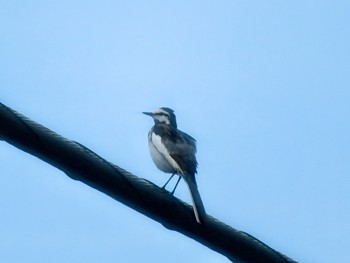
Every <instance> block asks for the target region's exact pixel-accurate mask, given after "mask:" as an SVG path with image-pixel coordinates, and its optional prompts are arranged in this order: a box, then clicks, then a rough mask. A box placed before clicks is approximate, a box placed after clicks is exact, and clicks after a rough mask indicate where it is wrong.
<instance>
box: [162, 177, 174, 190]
mask: <svg viewBox="0 0 350 263" xmlns="http://www.w3.org/2000/svg"><path fill="white" fill-rule="evenodd" d="M174 175H175V173H173V174H172V175H171V176H170V178H169V179H168V181H166V183H165V185H163V187H162V188H163V189H165V187H166V185H167V184H168V183H169V182H170V180H171V179H172V178H173V177H174Z"/></svg>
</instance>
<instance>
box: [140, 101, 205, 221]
mask: <svg viewBox="0 0 350 263" xmlns="http://www.w3.org/2000/svg"><path fill="white" fill-rule="evenodd" d="M143 113H144V114H146V115H149V116H151V117H152V118H153V120H154V126H153V127H152V129H151V130H150V131H149V133H148V143H149V149H150V153H151V156H152V159H153V162H154V163H155V165H156V166H157V167H158V169H159V170H161V171H163V172H165V173H172V175H171V177H170V178H169V180H168V181H167V182H166V183H165V185H164V186H163V188H165V186H166V185H167V184H168V182H169V181H170V180H171V179H172V178H173V176H174V175H175V174H177V175H179V179H178V181H177V182H176V185H175V188H174V190H173V191H172V194H174V192H175V189H176V187H177V185H178V183H179V181H180V180H181V178H183V179H184V180H185V181H186V183H187V185H188V187H189V189H190V193H191V198H192V202H193V210H194V214H195V217H196V220H197V222H198V223H199V224H201V223H204V219H205V215H206V213H205V209H204V206H203V202H202V199H201V197H200V195H199V192H198V188H197V183H196V179H195V174H196V173H197V160H196V156H195V154H196V140H195V139H193V138H192V137H191V136H189V135H188V134H186V133H184V132H182V131H180V130H178V129H177V124H176V117H175V114H174V111H173V110H172V109H169V108H165V107H163V108H160V109H158V110H156V111H154V112H143Z"/></svg>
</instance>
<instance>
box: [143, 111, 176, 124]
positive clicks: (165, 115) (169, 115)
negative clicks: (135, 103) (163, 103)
mask: <svg viewBox="0 0 350 263" xmlns="http://www.w3.org/2000/svg"><path fill="white" fill-rule="evenodd" d="M143 114H146V115H148V116H151V117H152V118H153V120H154V123H155V124H166V125H171V126H172V127H174V128H177V124H176V117H175V114H174V111H173V110H172V109H169V108H166V107H162V108H160V109H158V110H155V111H154V112H143Z"/></svg>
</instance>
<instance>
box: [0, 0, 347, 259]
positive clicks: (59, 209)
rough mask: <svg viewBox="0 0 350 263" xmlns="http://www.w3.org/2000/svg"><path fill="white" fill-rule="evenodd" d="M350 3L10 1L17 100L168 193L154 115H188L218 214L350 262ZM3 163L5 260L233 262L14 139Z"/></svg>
mask: <svg viewBox="0 0 350 263" xmlns="http://www.w3.org/2000/svg"><path fill="white" fill-rule="evenodd" d="M349 7H350V4H349V2H347V1H331V2H330V1H311V0H310V1H297V2H296V1H176V2H175V1H166V2H165V1H128V2H127V1H107V0H102V1H79V0H77V1H64V0H63V1H1V2H0V36H1V37H0V46H1V49H0V98H1V102H2V103H5V104H6V105H8V106H10V107H12V108H14V109H15V110H17V111H19V112H21V113H23V114H24V115H26V116H27V117H29V118H31V119H33V120H35V121H37V122H39V123H41V124H43V125H45V126H47V127H49V128H50V129H52V130H54V131H55V132H57V133H59V134H61V135H62V136H64V137H67V138H69V139H72V140H76V141H78V142H80V143H82V144H84V145H86V146H87V147H89V148H91V149H92V150H94V151H96V152H97V153H98V154H99V155H101V156H102V157H104V158H106V159H107V160H109V161H112V162H114V163H116V164H117V165H119V166H121V167H122V168H125V169H127V170H129V171H130V172H132V173H134V174H136V175H138V176H141V177H143V178H146V179H148V180H150V181H152V182H154V183H156V184H159V185H162V184H163V183H164V182H165V181H166V180H167V178H168V176H167V175H165V174H163V173H161V172H160V171H158V170H157V169H156V167H155V166H154V164H153V163H152V161H151V158H150V156H149V153H148V145H147V133H148V131H149V129H150V128H151V126H152V124H153V123H152V121H151V119H149V118H148V117H146V116H144V115H142V114H141V112H142V111H152V110H154V109H156V108H158V107H162V106H167V107H170V108H173V109H174V110H175V113H176V114H177V118H178V126H179V128H180V129H181V130H183V131H185V132H187V133H189V134H190V135H192V136H193V137H195V138H196V139H197V142H198V155H197V157H198V162H199V169H198V172H199V173H198V176H197V181H198V185H199V190H200V192H201V195H202V198H203V202H204V205H205V207H206V210H207V212H208V213H209V214H211V215H213V216H215V217H217V218H219V219H220V220H222V221H224V222H226V223H228V224H230V225H231V226H233V227H235V228H238V229H240V230H243V231H246V232H248V233H250V234H252V235H254V236H256V237H257V238H259V239H261V240H262V241H264V242H266V243H267V244H268V245H270V246H272V247H273V248H275V249H277V250H279V251H281V252H282V253H285V254H286V255H288V256H290V257H292V258H294V259H296V260H299V261H301V262H320V263H323V262H324V263H326V262H346V261H348V260H349V258H350V251H349V249H348V247H349V244H350V224H349V222H350V205H349V200H350V179H349V174H350V165H349V157H350V148H349V145H350V140H349V133H350V124H349V115H350V106H349V99H350V89H349V84H350V81H349V75H350V74H349V73H350V62H349V61H350V51H349V47H350V31H349V26H348V25H349V23H350V21H349V12H350V8H349ZM0 167H1V191H0V207H1V217H0V232H1V235H0V261H1V262H14V263H17V262H88V263H95V262H107V263H108V262H140V261H142V262H165V261H166V262H170V263H172V262H208V263H210V262H218V263H219V262H220V263H221V262H223V263H224V262H228V260H227V259H226V258H225V257H223V256H221V255H220V254H217V253H216V252H213V251H211V250H209V249H207V248H206V247H204V246H202V245H201V244H199V243H196V242H194V241H192V240H190V239H188V238H186V237H184V236H182V235H181V234H179V233H176V232H172V231H168V230H166V229H165V228H163V227H162V226H161V225H160V224H158V223H156V222H153V221H151V220H150V219H148V218H146V217H144V216H143V215H140V214H138V213H137V212H135V211H133V210H131V209H129V208H128V207H125V206H124V205H122V204H120V203H118V202H116V201H114V200H112V199H111V198H109V197H107V196H105V195H104V194H102V193H99V192H97V191H95V190H93V189H91V188H89V187H88V186H85V185H84V184H82V183H80V182H76V181H73V180H71V179H69V178H68V177H67V176H65V174H63V173H62V172H60V171H59V170H57V169H55V168H53V167H51V166H50V165H48V164H46V163H44V162H42V161H41V160H39V159H37V158H35V157H32V156H30V155H28V154H26V153H24V152H22V151H20V150H18V149H16V148H14V147H13V146H11V145H9V144H7V143H5V142H0ZM176 195H177V196H178V197H179V198H181V199H183V200H185V201H187V202H189V201H190V198H189V193H188V190H187V187H185V185H184V184H183V183H182V184H180V186H179V188H178V190H177V192H176Z"/></svg>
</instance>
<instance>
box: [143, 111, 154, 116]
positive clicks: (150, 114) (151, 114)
mask: <svg viewBox="0 0 350 263" xmlns="http://www.w3.org/2000/svg"><path fill="white" fill-rule="evenodd" d="M142 113H143V114H146V115H148V116H151V117H152V116H153V113H152V112H142Z"/></svg>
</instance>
